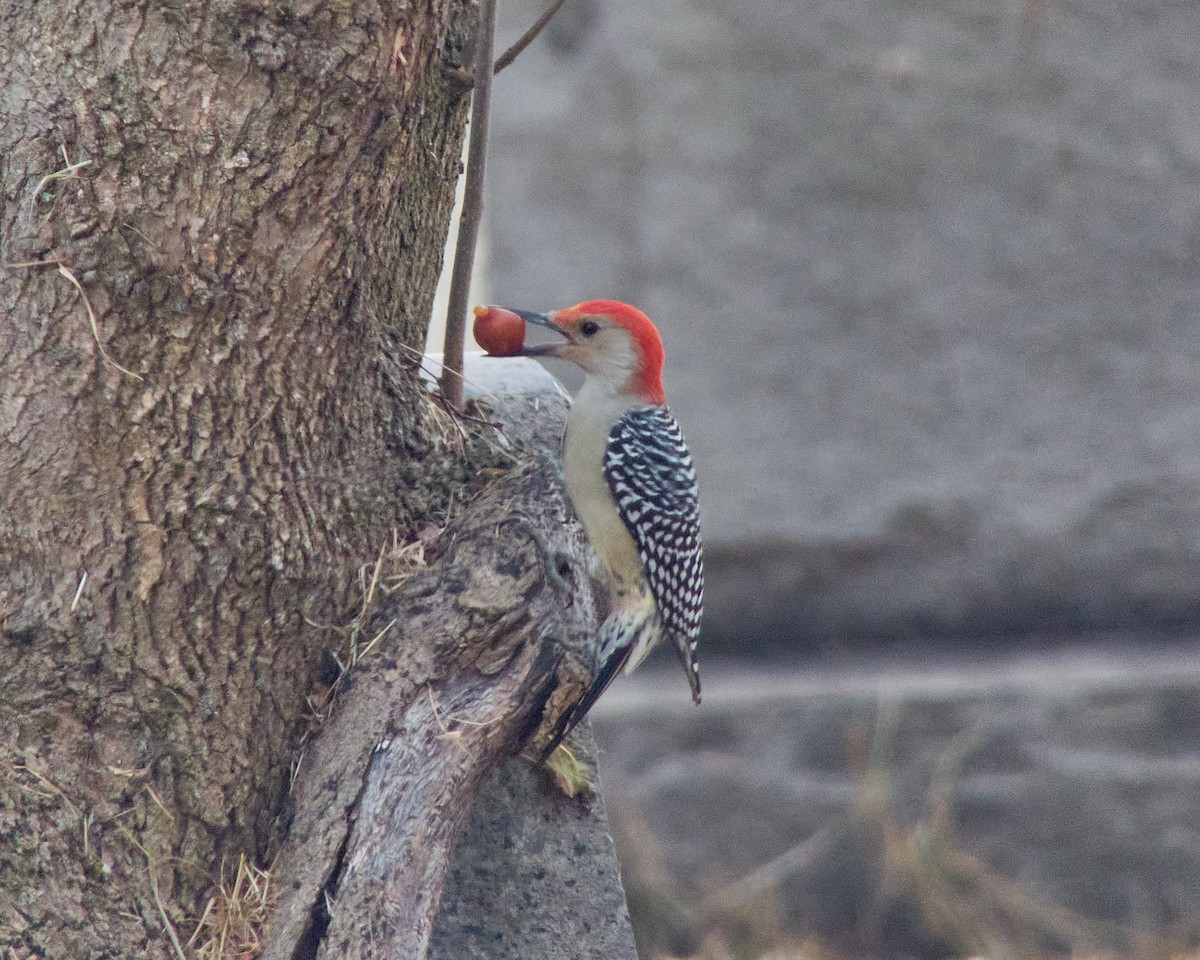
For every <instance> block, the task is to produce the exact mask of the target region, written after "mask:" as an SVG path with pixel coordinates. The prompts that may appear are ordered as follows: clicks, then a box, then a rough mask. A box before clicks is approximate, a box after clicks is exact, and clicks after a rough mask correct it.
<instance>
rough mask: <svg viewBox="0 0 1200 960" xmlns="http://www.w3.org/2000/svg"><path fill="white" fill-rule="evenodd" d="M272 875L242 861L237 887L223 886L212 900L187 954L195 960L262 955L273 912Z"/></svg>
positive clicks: (231, 959)
mask: <svg viewBox="0 0 1200 960" xmlns="http://www.w3.org/2000/svg"><path fill="white" fill-rule="evenodd" d="M271 896H272V894H271V875H270V873H269V872H268V871H266V870H262V869H260V868H259V867H256V866H254V864H252V863H249V862H248V861H247V860H246V858H245V856H242V857H240V858H239V859H238V866H237V871H236V873H235V875H234V878H233V884H232V885H227V884H226V883H224V882H222V883H221V884H220V886H218V887H217V891H216V893H214V894H213V895H212V896H211V897H210V898H209V900H208V905H207V906H206V907H205V908H204V914H203V915H202V916H201V917H200V922H199V923H197V924H196V930H195V932H194V933H193V934H192V936H191V939H189V940H188V942H187V945H186V950H187V952H188V956H189V957H192V958H194V960H254V958H255V957H257V956H258V955H259V953H260V952H261V951H262V946H263V943H262V936H261V934H262V930H263V926H264V924H265V923H266V920H267V916H268V914H269V913H270V911H271Z"/></svg>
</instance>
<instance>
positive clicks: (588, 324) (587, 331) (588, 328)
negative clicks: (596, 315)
mask: <svg viewBox="0 0 1200 960" xmlns="http://www.w3.org/2000/svg"><path fill="white" fill-rule="evenodd" d="M579 332H580V333H582V334H583V335H584V336H585V337H594V336H595V335H596V334H597V333H599V332H600V324H598V323H597V322H596V321H595V320H584V321H583V323H581V324H580V325H579Z"/></svg>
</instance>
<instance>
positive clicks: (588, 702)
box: [539, 646, 633, 763]
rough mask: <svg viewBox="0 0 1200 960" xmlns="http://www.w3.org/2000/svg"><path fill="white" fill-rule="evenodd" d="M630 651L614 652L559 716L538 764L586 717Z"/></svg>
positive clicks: (629, 648)
mask: <svg viewBox="0 0 1200 960" xmlns="http://www.w3.org/2000/svg"><path fill="white" fill-rule="evenodd" d="M632 649H633V648H632V647H630V646H627V647H622V648H621V649H619V650H616V651H614V652H613V654H612V656H610V657H609V658H608V660H606V661H605V662H604V665H603V666H602V667H601V668H600V670H599V672H598V673H597V674H596V676H595V679H593V680H592V685H591V686H590V687H588V688H587V690H585V691H584V694H583V696H582V697H580V698H579V699H578V700H576V701H575V702H574V703H573V704H571V705H570V706H569V707H567V709H566V710H564V711H563V712H562V713H561V714H559V716H558V720H557V722H556V723H555V724H554V733H553V734H551V735H550V740H549V742H548V743H547V744H546V746H545V747H543V748H542V755H541V757H540V758H539V760H540V762H542V763H545V762H546V761H547V760H548V759H549V758H550V754H552V753H553V752H554V751H555V750H557V749H558V745H559V744H560V743H562V742H563V741H564V740H565V739H566V738H567V736H568V735H569V734H570V733H571V731H572V730H574V729H575V728H576V727H577V726H579V724H580V723H581V722H582V720H583V718H584V717H586V716H587V714H588V711H589V710H591V709H592V707H593V706H595V703H596V701H597V700H599V699H600V695H601V694H602V693H604V691H605V690H607V689H608V685H609V684H610V683H612V682H613V680H615V679H616V677H617V674H618V673H620V672H621V667H623V666H624V665H625V661H626V660H628V659H629V654H630V651H631V650H632Z"/></svg>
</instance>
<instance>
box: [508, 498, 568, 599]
mask: <svg viewBox="0 0 1200 960" xmlns="http://www.w3.org/2000/svg"><path fill="white" fill-rule="evenodd" d="M505 523H511V524H513V525H514V526H517V527H520V528H521V529H522V530H524V531H525V532H526V533H527V534H529V539H531V540H532V541H533V542H534V545H535V546H536V547H537V548H538V555H539V557H540V558H541V561H542V569H543V570H544V571H545V574H546V580H548V581H549V583H550V585H551V586H552V587H553V588H554V589H555V590H556V591H557V592H558V593H561V594H562V595H563V596H564V597H569V596H571V595H572V594H573V593H574V592H575V591H574V589H573V588H572V586H571V585H570V584H569V583H568V582H567V581H566V579H565V577H564V576H563V574H564V573H566V572H568V571H570V569H571V563H570V558H569V557H568V556H567V555H566V554H565V553H564V552H563V551H562V550H559V549H558V548H557V547H555V546H554V545H553V544H552V543H550V541H549V540H547V539H546V537H545V535H544V534H543V533H542V531H541V530H539V529H538V528H537V525H536V524H534V522H533V521H532V520H530V519H529V518H528V517H523V516H515V517H509V518H508V519H507V520H505Z"/></svg>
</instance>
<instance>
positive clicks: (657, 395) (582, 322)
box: [514, 300, 704, 755]
mask: <svg viewBox="0 0 1200 960" xmlns="http://www.w3.org/2000/svg"><path fill="white" fill-rule="evenodd" d="M514 312H515V313H517V314H518V315H519V316H521V317H522V318H523V319H524V320H526V321H527V322H529V323H536V324H540V325H541V326H544V327H549V328H550V329H551V330H554V331H556V332H557V333H560V334H562V335H563V337H565V342H563V343H554V344H550V345H547V346H538V347H530V348H527V349H525V350H524V351H523V352H524V354H525V356H540V357H560V358H562V359H564V360H570V361H571V362H573V363H575V364H577V365H578V366H580V367H582V368H583V371H584V372H585V373H586V374H587V378H586V379H585V380H584V383H583V386H582V388H580V390H579V393H578V395H577V396H576V397H575V402H574V404H573V405H572V406H571V412H570V415H569V416H568V418H567V431H566V437H565V439H564V442H563V477H564V480H565V481H566V486H567V493H568V494H570V497H571V503H572V505H573V506H574V507H575V512H576V513H577V514H578V516H579V519H580V521H581V522H582V523H583V528H584V531H585V532H586V533H587V536H588V539H589V540H590V541H591V544H592V547H593V548H594V549H595V551H596V554H597V556H598V557H599V559H600V562H601V564H602V566H603V571H604V574H605V575H606V580H607V582H608V588H609V600H610V608H609V613H608V616H607V618H606V619H605V621H604V623H603V625H602V626H601V628H600V634H599V638H598V644H597V663H596V668H597V669H596V677H595V680H594V682H593V683H592V685H591V687H590V688H589V689H588V690H587V691H586V692H585V694H584V695H583V696H582V697H581V698H580V699H579V701H578V702H577V703H576V704H575V705H574V706H572V707H570V708H568V709H567V710H566V711H565V712H564V714H563V715H562V717H561V718H560V719H559V721H558V725H557V728H556V730H555V732H554V735H553V736H552V738H551V741H550V743H549V745H548V746H547V747H546V751H545V753H546V754H547V755H548V754H549V753H550V752H551V751H552V750H553V749H554V747H556V746H557V745H558V743H559V741H561V740H562V738H563V737H564V736H566V734H567V733H569V732H570V730H571V728H572V727H574V726H575V724H577V723H578V722H579V721H580V720H582V719H583V717H584V715H585V714H586V713H587V712H588V710H589V709H591V707H592V705H593V704H594V703H595V702H596V700H597V698H598V697H599V696H600V694H602V693H603V692H604V691H605V689H606V688H607V687H608V685H609V684H610V683H611V682H612V680H613V678H614V677H615V676H616V674H617V672H618V671H619V670H620V669H621V668H622V667H624V669H625V672H626V673H628V672H629V671H631V670H633V668H634V667H636V666H637V665H638V664H639V663H641V662H642V660H643V659H645V657H646V654H648V653H649V652H650V650H651V649H652V648H653V647H654V646H655V644H657V643H658V642H659V641H661V640H663V639H664V638H665V639H669V640H670V641H671V642H672V643H673V644H674V646H675V648H676V650H677V651H678V652H679V657H680V659H681V660H682V661H683V667H684V670H685V671H686V672H687V678H688V683H689V684H690V685H691V689H692V699H693V700H695V702H696V703H699V702H700V672H699V667H698V665H697V662H696V640H697V638H698V637H699V635H700V615H701V603H702V597H703V593H704V563H703V557H702V554H701V548H700V504H699V499H698V494H697V488H696V470H695V467H694V466H693V465H692V458H691V455H690V454H689V453H688V449H687V445H686V443H685V442H684V439H683V434H682V433H681V432H680V429H679V424H678V423H677V422H676V420H675V417H674V416H673V415H672V414H671V411H670V410H668V409H667V401H666V396H665V395H664V393H663V386H662V369H663V345H662V339H661V338H660V337H659V334H658V330H657V329H655V326H654V324H653V323H651V322H650V320H649V318H648V317H647V316H646V315H645V314H644V313H642V312H641V311H640V310H637V309H635V308H634V307H631V306H629V305H628V304H624V303H618V302H617V301H615V300H589V301H586V302H584V303H580V304H577V305H576V306H574V307H568V308H567V309H565V310H558V311H555V312H553V313H549V314H541V313H529V312H525V311H520V310H517V311H514Z"/></svg>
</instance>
